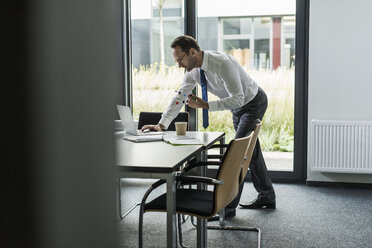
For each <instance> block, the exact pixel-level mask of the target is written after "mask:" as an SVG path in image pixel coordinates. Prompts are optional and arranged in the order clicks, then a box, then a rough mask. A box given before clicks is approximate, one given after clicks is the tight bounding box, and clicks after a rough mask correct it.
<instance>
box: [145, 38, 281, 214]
mask: <svg viewBox="0 0 372 248" xmlns="http://www.w3.org/2000/svg"><path fill="white" fill-rule="evenodd" d="M171 48H172V49H173V57H174V59H175V61H176V62H177V63H178V65H179V66H180V67H183V68H185V69H186V71H187V72H186V74H185V76H184V79H183V83H182V85H181V88H180V89H179V91H178V94H177V95H176V96H175V97H174V98H173V99H172V101H171V103H170V104H169V106H168V107H167V109H166V110H165V111H164V112H163V114H162V118H161V120H160V121H159V123H158V124H157V125H145V126H144V127H143V128H142V129H150V130H157V131H161V130H163V129H166V128H167V127H168V126H169V124H170V123H171V121H172V120H173V119H174V118H176V116H177V115H178V113H179V111H180V110H181V108H182V106H183V104H181V103H182V102H185V101H188V105H189V106H190V107H193V108H202V109H203V111H204V113H203V126H204V127H205V128H206V126H208V121H207V117H208V116H207V115H208V114H207V111H218V110H230V111H231V112H232V114H233V124H234V129H235V131H236V135H235V138H241V137H245V136H247V135H248V134H249V133H250V132H251V131H252V130H253V128H254V126H255V121H256V120H257V119H260V120H262V118H263V116H264V114H265V111H266V108H267V97H266V94H265V92H264V91H263V90H262V89H261V88H260V87H259V86H258V85H257V83H256V82H255V81H253V80H252V79H251V78H250V77H249V76H248V74H247V73H246V71H245V70H244V69H243V68H242V67H241V66H240V65H239V63H238V62H237V60H236V59H235V58H234V57H233V56H231V55H230V54H227V53H221V52H215V51H204V50H201V49H200V47H199V45H198V43H197V41H196V40H195V39H194V38H192V37H190V36H180V37H178V38H176V39H175V40H174V41H173V43H172V44H171ZM197 84H200V85H201V87H202V95H203V99H205V100H203V99H202V98H200V97H197V96H195V95H193V94H191V92H192V90H193V89H194V88H195V87H196V85H197ZM206 90H208V91H209V92H211V93H213V94H214V95H216V96H217V97H218V98H219V100H216V101H207V100H206V98H205V97H206V96H205V94H206ZM204 91H205V93H204ZM205 119H206V120H205ZM249 168H250V171H251V178H252V181H253V185H254V187H255V189H256V190H257V192H258V193H259V194H258V197H257V198H256V199H255V200H254V201H253V202H251V203H248V204H240V206H241V207H242V208H250V209H256V208H262V207H266V208H275V192H274V188H273V186H272V183H271V180H270V178H269V175H268V172H267V168H266V164H265V161H264V159H263V156H262V152H261V147H260V142H259V140H258V139H257V143H256V147H255V150H254V152H253V155H252V160H251V164H250V167H249ZM243 185H244V184H242V185H241V187H240V189H239V194H238V196H237V197H236V199H235V200H234V201H232V202H231V203H230V204H229V205H228V206H227V208H226V209H225V216H226V217H227V218H228V217H233V216H235V212H236V211H235V209H236V207H237V206H238V204H239V200H240V196H241V193H242V190H243ZM217 219H218V217H216V218H213V220H217Z"/></svg>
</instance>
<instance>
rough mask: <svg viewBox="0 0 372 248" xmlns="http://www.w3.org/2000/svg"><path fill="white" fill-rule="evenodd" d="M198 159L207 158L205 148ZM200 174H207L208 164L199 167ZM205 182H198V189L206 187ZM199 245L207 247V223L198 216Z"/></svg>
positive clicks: (203, 159)
mask: <svg viewBox="0 0 372 248" xmlns="http://www.w3.org/2000/svg"><path fill="white" fill-rule="evenodd" d="M197 159H198V161H206V160H207V152H206V151H205V150H204V151H203V152H202V153H201V154H200V156H199V157H198V158H197ZM198 172H199V175H201V176H205V175H206V174H207V168H206V166H199V167H198ZM206 187H207V186H206V185H205V184H198V189H206ZM197 247H207V223H206V220H205V219H200V218H198V221H197Z"/></svg>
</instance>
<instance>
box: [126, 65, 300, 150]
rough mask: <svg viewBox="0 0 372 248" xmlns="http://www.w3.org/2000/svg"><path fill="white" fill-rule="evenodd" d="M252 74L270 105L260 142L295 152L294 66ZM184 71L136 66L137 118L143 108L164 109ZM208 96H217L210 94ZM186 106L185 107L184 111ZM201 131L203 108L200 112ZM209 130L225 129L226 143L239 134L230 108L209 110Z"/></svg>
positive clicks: (134, 91)
mask: <svg viewBox="0 0 372 248" xmlns="http://www.w3.org/2000/svg"><path fill="white" fill-rule="evenodd" d="M248 74H249V75H250V76H251V77H252V78H253V79H254V80H255V81H256V82H257V83H258V84H259V86H260V87H261V88H262V89H264V91H265V92H266V94H267V97H268V100H269V105H268V108H267V111H266V114H265V116H264V118H263V120H262V122H263V123H262V128H261V131H260V135H259V138H260V142H261V146H262V149H263V150H264V151H293V134H294V68H291V69H286V68H278V69H276V70H272V71H271V70H249V71H248ZM183 76H184V70H183V69H180V68H178V66H164V67H162V68H160V67H159V65H158V64H152V65H150V66H142V67H140V68H139V69H136V68H134V69H133V111H134V113H133V114H134V118H135V119H137V118H138V116H139V113H140V112H141V111H151V112H155V111H156V112H163V111H164V110H165V109H166V108H167V106H168V104H169V102H170V99H171V98H172V97H173V96H174V95H175V92H176V91H177V90H178V88H179V87H180V85H181V83H182V79H183ZM208 99H209V100H210V101H211V100H214V99H217V97H216V96H214V95H212V94H209V95H208ZM183 110H184V109H182V111H183ZM198 115H199V116H198V120H199V121H198V124H199V125H198V126H199V129H200V130H201V131H203V130H204V129H203V127H202V118H201V111H198ZM209 123H210V125H209V127H208V128H207V129H206V131H223V132H225V133H226V142H229V141H230V140H231V139H233V138H234V136H235V131H234V128H233V124H232V114H231V112H230V111H217V112H210V113H209Z"/></svg>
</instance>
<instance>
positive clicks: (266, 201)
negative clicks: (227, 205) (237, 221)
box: [239, 193, 276, 209]
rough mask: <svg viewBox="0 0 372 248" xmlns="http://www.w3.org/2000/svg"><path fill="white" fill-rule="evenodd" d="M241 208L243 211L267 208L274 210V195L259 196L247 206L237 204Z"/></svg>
mask: <svg viewBox="0 0 372 248" xmlns="http://www.w3.org/2000/svg"><path fill="white" fill-rule="evenodd" d="M239 205H240V207H241V208H245V209H258V208H263V207H266V208H269V209H275V207H276V204H275V194H274V193H272V194H268V195H263V194H259V195H258V196H257V198H256V199H255V200H254V201H252V202H250V203H247V204H243V203H239Z"/></svg>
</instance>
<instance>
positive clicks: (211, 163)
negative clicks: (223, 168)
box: [182, 161, 221, 174]
mask: <svg viewBox="0 0 372 248" xmlns="http://www.w3.org/2000/svg"><path fill="white" fill-rule="evenodd" d="M208 165H217V166H220V165H221V162H220V161H205V162H196V163H192V164H189V165H188V166H186V167H185V168H184V169H183V171H182V174H183V173H185V172H188V171H189V170H191V169H193V168H196V167H199V166H208Z"/></svg>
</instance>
